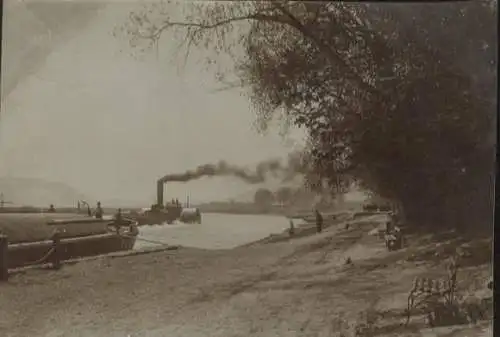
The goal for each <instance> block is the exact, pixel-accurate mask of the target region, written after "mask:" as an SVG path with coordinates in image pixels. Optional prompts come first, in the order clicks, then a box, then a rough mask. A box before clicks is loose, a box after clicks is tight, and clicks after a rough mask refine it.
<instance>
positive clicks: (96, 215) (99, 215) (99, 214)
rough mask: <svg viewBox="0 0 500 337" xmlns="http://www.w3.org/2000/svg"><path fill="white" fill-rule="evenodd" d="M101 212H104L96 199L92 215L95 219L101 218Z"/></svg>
mask: <svg viewBox="0 0 500 337" xmlns="http://www.w3.org/2000/svg"><path fill="white" fill-rule="evenodd" d="M103 214H104V212H103V211H102V208H101V202H100V201H98V202H97V207H96V209H95V213H94V215H95V217H96V219H102V216H103Z"/></svg>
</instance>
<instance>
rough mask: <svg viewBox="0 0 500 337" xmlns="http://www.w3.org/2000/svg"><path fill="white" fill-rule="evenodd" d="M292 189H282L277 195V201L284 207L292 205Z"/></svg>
mask: <svg viewBox="0 0 500 337" xmlns="http://www.w3.org/2000/svg"><path fill="white" fill-rule="evenodd" d="M292 194H293V192H292V189H291V188H290V187H280V188H279V189H278V190H277V191H276V193H275V200H276V201H278V202H279V203H281V204H282V205H287V204H288V203H290V201H291V198H292Z"/></svg>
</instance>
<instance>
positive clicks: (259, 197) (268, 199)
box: [254, 188, 274, 207]
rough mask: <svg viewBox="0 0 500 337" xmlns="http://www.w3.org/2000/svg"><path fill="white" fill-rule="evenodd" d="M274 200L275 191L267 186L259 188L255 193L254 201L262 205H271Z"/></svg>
mask: <svg viewBox="0 0 500 337" xmlns="http://www.w3.org/2000/svg"><path fill="white" fill-rule="evenodd" d="M273 202H274V195H273V192H271V191H269V190H268V189H265V188H259V189H258V190H257V191H256V192H255V195H254V203H255V204H256V205H258V206H260V207H268V206H271V205H272V204H273Z"/></svg>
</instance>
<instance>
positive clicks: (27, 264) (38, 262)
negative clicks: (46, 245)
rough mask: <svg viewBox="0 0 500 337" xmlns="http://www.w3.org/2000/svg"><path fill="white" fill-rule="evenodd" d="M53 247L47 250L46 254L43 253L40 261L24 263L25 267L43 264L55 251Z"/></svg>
mask: <svg viewBox="0 0 500 337" xmlns="http://www.w3.org/2000/svg"><path fill="white" fill-rule="evenodd" d="M55 250H56V249H55V247H51V248H50V249H49V251H48V252H47V253H45V255H44V256H42V257H41V258H40V259H38V260H36V261H31V262H28V263H26V264H25V265H26V266H31V265H35V264H43V263H45V262H47V260H48V259H49V257H50V256H51V255H52V253H53V252H54V251H55Z"/></svg>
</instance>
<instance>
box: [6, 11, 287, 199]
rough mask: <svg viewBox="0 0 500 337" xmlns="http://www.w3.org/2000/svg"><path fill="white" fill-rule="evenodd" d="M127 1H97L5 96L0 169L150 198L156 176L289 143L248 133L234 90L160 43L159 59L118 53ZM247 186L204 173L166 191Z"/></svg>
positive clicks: (104, 195)
mask: <svg viewBox="0 0 500 337" xmlns="http://www.w3.org/2000/svg"><path fill="white" fill-rule="evenodd" d="M128 9H129V8H128V7H126V6H125V5H124V4H123V3H122V4H120V3H119V2H118V3H117V2H115V3H114V4H110V5H108V6H107V7H105V8H103V9H101V10H100V11H99V12H98V13H97V14H96V16H95V18H94V19H93V21H92V22H91V24H90V25H89V26H88V27H87V28H86V29H85V30H82V31H80V32H78V33H76V34H74V36H73V38H71V39H69V40H68V41H66V43H63V44H61V45H58V46H56V47H55V49H53V50H52V52H51V53H50V54H49V56H48V57H47V59H46V62H45V64H44V65H43V66H42V67H40V68H39V69H38V71H37V72H35V73H34V74H32V75H31V76H28V77H27V78H26V79H24V81H22V82H20V83H19V84H18V85H17V87H16V88H15V89H14V90H13V91H12V92H11V93H10V95H9V96H7V97H4V100H3V107H2V119H1V123H0V176H4V177H5V176H12V177H34V178H43V179H46V180H49V181H60V182H65V183H68V184H69V185H71V186H73V187H75V188H76V189H78V190H80V191H82V192H83V193H84V194H86V195H88V196H90V197H92V198H97V199H102V200H106V199H108V200H109V199H119V200H125V201H135V202H140V203H142V204H150V203H151V202H153V201H154V198H155V182H156V179H157V178H159V177H160V176H163V175H164V174H167V173H171V172H177V171H183V170H185V169H189V168H193V167H195V166H197V165H200V164H205V163H209V162H216V161H219V160H221V159H224V160H227V161H229V162H232V163H235V164H242V165H245V164H252V163H256V162H258V161H260V160H262V159H265V158H271V157H276V156H284V155H286V153H288V152H289V151H290V148H289V147H287V146H285V144H284V140H283V139H281V138H280V137H279V136H278V135H277V132H275V133H274V135H270V136H266V137H263V136H259V135H257V134H256V132H255V131H254V130H253V129H252V127H251V122H252V121H253V116H252V114H251V112H250V111H249V105H248V102H247V100H246V99H245V98H243V97H240V96H239V95H238V93H237V92H218V93H212V92H211V89H213V88H214V86H215V84H214V81H213V79H212V77H211V76H210V74H208V73H203V72H201V71H200V69H197V68H196V67H195V68H192V69H190V70H187V71H186V72H185V73H183V74H179V73H178V72H177V71H176V67H175V65H173V64H171V63H168V62H167V61H166V59H167V58H168V55H166V54H168V53H169V49H170V48H169V47H168V46H169V41H164V46H163V48H162V49H161V55H160V57H159V59H158V60H156V59H155V58H148V59H145V60H141V61H137V60H134V59H132V58H131V57H130V56H129V55H128V54H120V53H119V49H120V48H121V47H123V44H122V43H120V42H119V41H117V40H116V39H115V38H114V37H113V36H112V35H111V31H112V29H113V27H114V26H115V25H117V24H120V23H122V21H123V20H124V19H125V18H126V17H127V15H128ZM4 39H6V40H7V41H8V39H9V36H4ZM5 66H7V67H8V66H9V65H8V64H6V65H5ZM254 188H255V187H252V186H245V185H244V184H242V183H240V182H236V181H234V180H232V179H213V180H210V179H203V180H201V181H197V182H192V183H189V184H179V183H178V184H171V186H168V188H167V197H168V196H170V197H171V196H178V197H179V198H182V199H183V198H185V196H186V194H188V193H189V194H190V195H191V198H192V199H193V200H210V199H224V198H228V197H231V196H234V195H238V194H240V193H243V192H244V191H249V190H251V189H254Z"/></svg>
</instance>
